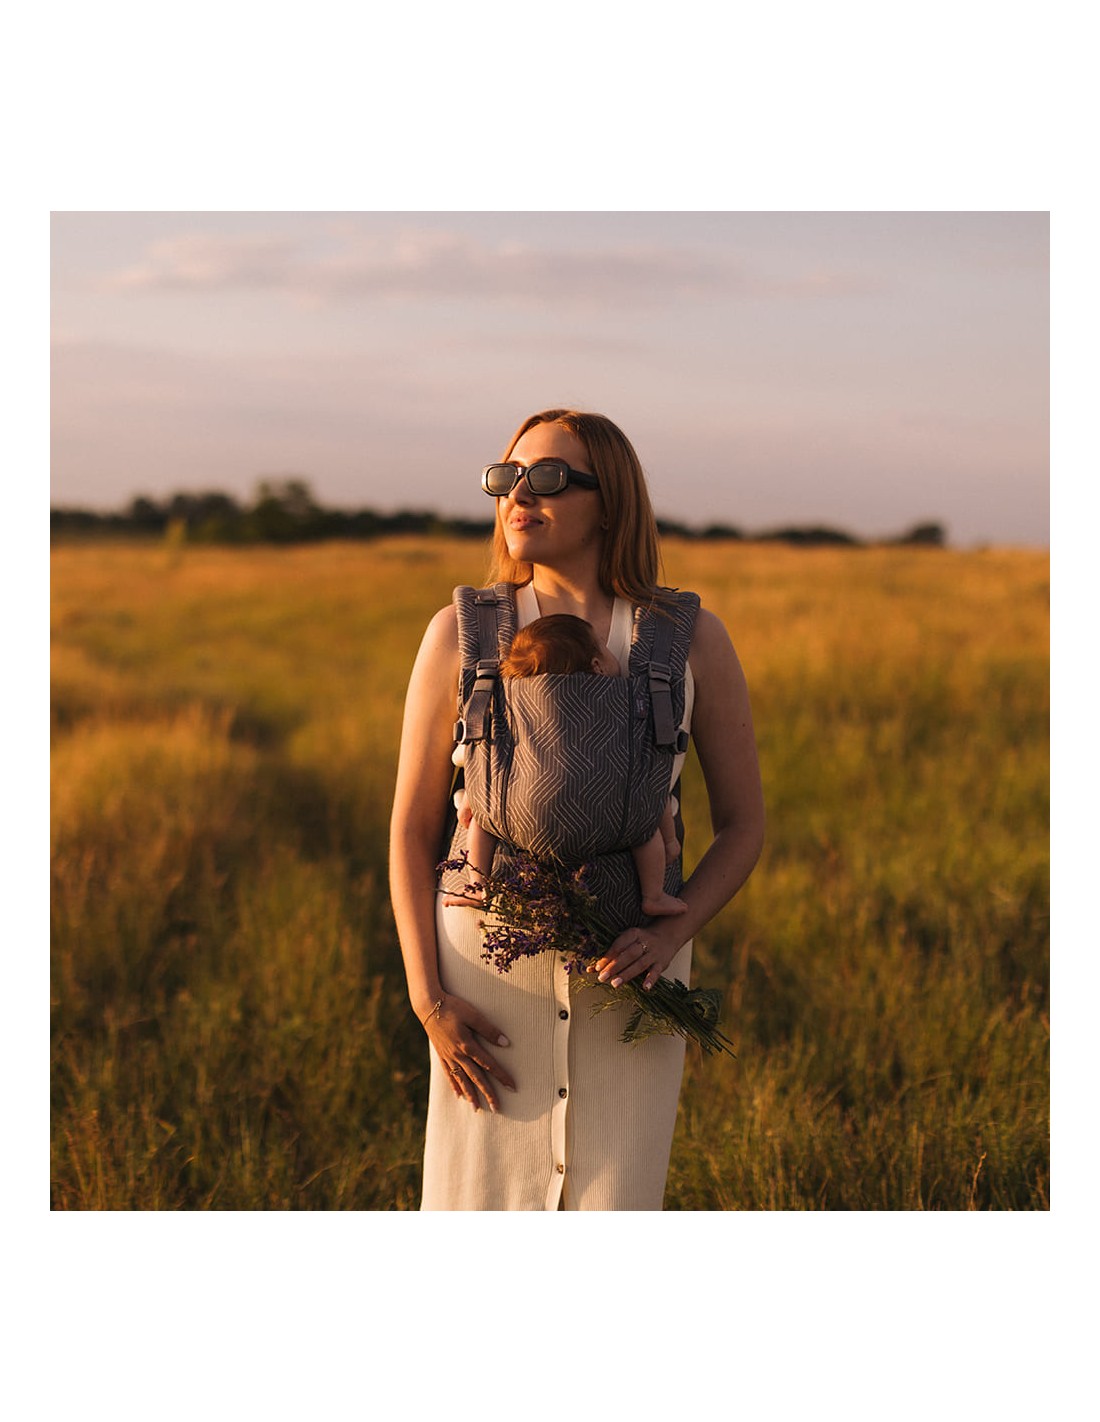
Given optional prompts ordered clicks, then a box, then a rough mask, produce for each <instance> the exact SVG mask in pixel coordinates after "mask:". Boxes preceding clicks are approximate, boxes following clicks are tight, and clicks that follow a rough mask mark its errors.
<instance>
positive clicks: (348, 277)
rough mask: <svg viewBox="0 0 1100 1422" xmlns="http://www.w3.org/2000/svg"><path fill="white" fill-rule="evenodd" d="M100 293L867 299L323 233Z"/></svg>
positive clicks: (821, 275)
mask: <svg viewBox="0 0 1100 1422" xmlns="http://www.w3.org/2000/svg"><path fill="white" fill-rule="evenodd" d="M549 216H550V217H552V216H553V214H550V215H549ZM552 235H553V234H552ZM104 285H105V286H106V288H107V289H109V290H112V291H117V292H171V291H191V292H203V291H205V292H223V293H226V292H235V291H236V292H247V291H267V292H271V291H276V292H283V293H284V294H286V295H287V296H290V297H293V298H297V299H298V300H300V301H304V302H307V303H329V302H344V301H356V300H367V299H379V298H382V299H386V298H388V299H400V300H418V299H422V300H432V301H438V300H441V299H444V300H445V299H452V300H467V301H469V300H477V301H490V302H494V303H500V304H507V305H524V304H534V305H540V306H546V305H560V304H564V305H581V306H589V305H592V304H608V303H610V304H614V305H626V306H629V305H631V304H635V303H645V304H653V303H655V302H656V303H659V302H662V301H668V300H685V299H699V300H704V299H707V298H715V297H720V296H726V297H729V296H734V297H744V298H752V297H780V298H784V297H793V298H822V297H834V296H850V295H859V294H862V293H866V292H869V291H871V290H872V289H873V287H872V283H871V282H870V281H869V280H868V278H867V277H866V276H865V275H863V274H858V275H857V274H853V273H851V272H845V271H841V270H830V269H821V268H819V269H809V270H795V271H786V272H779V273H773V272H767V271H764V270H761V269H759V268H753V267H752V266H749V265H747V264H745V263H744V262H743V261H741V260H739V258H738V257H737V255H736V253H735V252H733V251H721V250H720V251H715V250H714V249H702V248H691V247H685V246H674V245H666V244H659V243H653V242H649V243H644V242H637V243H635V242H629V243H623V242H618V243H614V244H606V245H596V244H594V243H590V242H579V241H578V242H575V243H574V244H573V245H571V246H567V247H562V246H553V245H547V246H539V245H535V244H533V243H531V242H523V241H514V240H498V241H494V240H492V239H479V238H476V237H472V236H469V235H467V234H464V233H459V232H448V231H438V230H434V229H433V230H428V229H426V228H421V229H417V228H409V229H407V230H405V231H403V232H397V233H387V234H377V235H375V234H368V233H364V232H362V231H358V232H352V233H351V234H347V235H344V236H342V237H341V236H339V235H333V234H331V233H330V234H327V235H322V236H321V238H320V240H319V241H318V240H317V237H316V234H315V238H314V241H313V242H308V241H304V240H292V239H289V238H283V237H275V236H271V237H264V236H218V235H213V234H200V233H193V234H189V235H186V236H180V237H175V238H170V239H167V240H161V241H158V242H154V243H152V244H150V246H149V247H148V249H147V251H146V252H145V254H144V257H143V258H142V259H141V260H140V261H139V262H138V263H137V264H136V265H135V266H133V267H130V268H128V269H126V270H123V271H121V272H117V273H115V274H114V275H112V276H110V277H108V278H107V279H106V280H105V283H104Z"/></svg>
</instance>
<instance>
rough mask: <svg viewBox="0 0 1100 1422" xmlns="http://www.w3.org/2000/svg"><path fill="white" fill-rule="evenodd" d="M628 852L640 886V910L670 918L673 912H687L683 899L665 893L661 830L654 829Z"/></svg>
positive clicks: (653, 916)
mask: <svg viewBox="0 0 1100 1422" xmlns="http://www.w3.org/2000/svg"><path fill="white" fill-rule="evenodd" d="M630 852H631V854H633V856H634V865H635V867H636V869H637V870H638V882H639V884H640V885H641V886H642V912H643V913H645V914H647V915H648V916H649V917H650V918H671V916H672V915H673V914H677V913H687V904H686V903H684V901H683V899H675V898H673V897H672V895H671V894H666V893H665V842H664V839H663V838H662V836H661V831H660V830H659V829H658V830H654V832H653V834H652V835H651V836H650V837H649V839H647V840H646V842H645V843H644V844H636V845H635V846H634V848H633V849H632V850H631V851H630Z"/></svg>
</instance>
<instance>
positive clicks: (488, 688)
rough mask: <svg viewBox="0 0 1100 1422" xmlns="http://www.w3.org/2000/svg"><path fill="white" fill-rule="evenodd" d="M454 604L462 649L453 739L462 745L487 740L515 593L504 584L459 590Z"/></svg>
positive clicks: (512, 622) (510, 629) (511, 625)
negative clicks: (457, 706)
mask: <svg viewBox="0 0 1100 1422" xmlns="http://www.w3.org/2000/svg"><path fill="white" fill-rule="evenodd" d="M454 604H455V609H456V612H457V615H458V623H459V644H460V647H461V648H462V668H461V671H460V673H459V677H460V684H459V719H458V721H457V722H456V723H455V740H456V741H458V742H459V744H465V743H466V742H467V741H480V740H484V739H485V737H486V725H487V722H488V719H489V714H490V712H491V710H492V705H493V696H494V694H495V691H496V685H497V675H498V673H499V671H500V655H501V649H502V647H503V646H505V645H510V644H511V640H512V636H513V635H514V629H515V591H514V589H513V588H512V587H511V585H510V584H507V583H497V584H495V585H494V586H493V587H491V588H470V587H459V588H455V590H454ZM471 623H472V626H471ZM471 632H472V633H473V637H472V638H471V636H470V633H471Z"/></svg>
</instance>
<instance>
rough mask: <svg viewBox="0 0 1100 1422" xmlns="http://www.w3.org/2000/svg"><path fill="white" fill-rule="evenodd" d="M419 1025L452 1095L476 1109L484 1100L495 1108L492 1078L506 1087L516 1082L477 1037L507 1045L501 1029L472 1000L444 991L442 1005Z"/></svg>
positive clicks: (513, 1089)
mask: <svg viewBox="0 0 1100 1422" xmlns="http://www.w3.org/2000/svg"><path fill="white" fill-rule="evenodd" d="M423 1027H424V1030H425V1032H427V1034H428V1038H429V1040H430V1041H431V1044H432V1046H433V1047H434V1048H435V1050H436V1054H437V1055H438V1057H439V1060H440V1061H441V1062H442V1063H443V1070H444V1071H445V1072H446V1073H447V1080H448V1081H449V1082H450V1084H451V1090H452V1091H453V1092H454V1093H455V1095H456V1096H461V1097H464V1098H465V1099H466V1100H467V1101H468V1102H469V1103H470V1105H471V1106H472V1107H473V1108H474V1110H475V1111H480V1110H481V1107H482V1104H483V1102H484V1104H485V1105H486V1106H488V1108H489V1110H490V1111H492V1112H494V1113H496V1112H499V1110H500V1101H499V1098H498V1096H497V1091H498V1088H497V1086H496V1082H494V1080H493V1078H494V1077H495V1078H496V1081H499V1082H500V1083H501V1084H502V1085H503V1086H506V1087H508V1089H509V1090H510V1091H515V1089H516V1084H515V1082H514V1081H513V1080H512V1078H511V1076H510V1075H509V1073H508V1072H507V1071H506V1070H505V1068H504V1067H502V1066H501V1064H500V1063H499V1062H498V1061H497V1059H496V1057H494V1056H493V1054H492V1052H490V1051H489V1050H488V1048H486V1046H485V1045H484V1043H483V1042H481V1041H479V1040H478V1039H479V1038H480V1037H484V1038H485V1039H486V1040H487V1041H490V1042H492V1043H494V1044H495V1045H496V1046H498V1047H507V1046H510V1045H511V1044H510V1043H509V1041H508V1038H507V1037H506V1036H505V1035H504V1033H503V1032H501V1031H500V1029H499V1028H497V1027H494V1026H493V1024H492V1023H491V1022H490V1021H489V1019H488V1018H487V1017H486V1016H485V1014H484V1013H483V1012H479V1011H478V1009H477V1008H476V1007H475V1006H474V1005H473V1003H471V1002H467V1001H466V999H465V998H463V997H455V996H453V995H452V994H451V993H444V995H443V1005H442V1007H440V1009H439V1011H438V1012H432V1013H431V1014H430V1015H429V1016H428V1018H427V1019H426V1020H425V1022H424V1023H423Z"/></svg>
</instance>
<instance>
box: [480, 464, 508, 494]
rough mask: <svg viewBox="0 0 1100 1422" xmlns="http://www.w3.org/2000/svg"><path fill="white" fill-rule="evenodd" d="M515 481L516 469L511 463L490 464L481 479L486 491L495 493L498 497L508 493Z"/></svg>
mask: <svg viewBox="0 0 1100 1422" xmlns="http://www.w3.org/2000/svg"><path fill="white" fill-rule="evenodd" d="M515 482H516V469H515V466H514V465H512V464H490V465H489V467H488V469H486V471H485V474H484V477H483V479H482V483H483V485H484V487H485V490H486V492H488V493H490V494H495V495H496V497H497V498H498V499H499V498H503V496H504V495H505V494H510V493H511V492H512V489H513V487H514V486H515Z"/></svg>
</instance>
